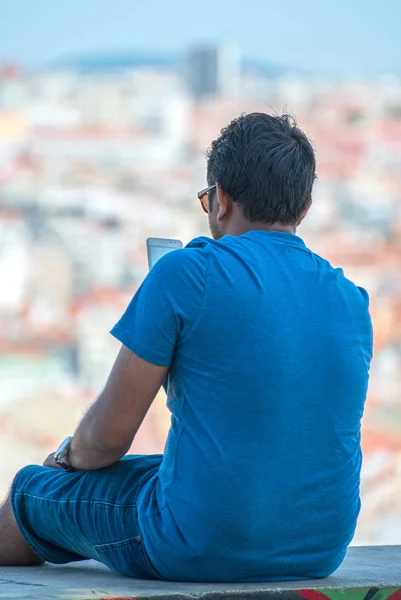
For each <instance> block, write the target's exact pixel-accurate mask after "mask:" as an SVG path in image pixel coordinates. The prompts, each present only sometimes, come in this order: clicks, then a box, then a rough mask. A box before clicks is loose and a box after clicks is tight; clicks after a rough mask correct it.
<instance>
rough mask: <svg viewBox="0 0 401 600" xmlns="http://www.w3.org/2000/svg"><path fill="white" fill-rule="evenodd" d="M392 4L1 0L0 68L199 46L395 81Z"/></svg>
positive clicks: (396, 17) (397, 37) (398, 6)
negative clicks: (235, 47) (10, 63)
mask: <svg viewBox="0 0 401 600" xmlns="http://www.w3.org/2000/svg"><path fill="white" fill-rule="evenodd" d="M400 23H401V0H285V1H282V2H279V0H169V1H166V0H164V1H163V0H65V1H64V2H63V1H62V0H61V1H60V0H0V61H4V60H14V61H20V62H23V63H25V64H27V65H29V66H40V65H43V64H48V63H49V62H52V61H54V60H55V59H59V58H62V57H64V56H70V55H75V54H82V53H83V54H86V53H104V52H108V51H124V52H125V51H131V50H133V51H136V50H139V51H146V52H147V51H151V52H159V51H165V52H168V53H171V52H177V51H181V50H182V49H184V48H185V47H186V46H187V45H189V44H191V43H192V44H193V43H195V42H204V41H206V42H207V41H212V42H215V41H218V40H222V41H229V42H236V43H238V44H239V45H240V47H241V50H242V52H243V54H244V55H245V56H246V57H248V58H253V59H255V58H256V59H258V60H263V61H266V62H271V63H275V64H282V65H288V66H293V67H296V68H299V67H300V68H302V69H308V70H312V71H316V72H319V73H327V74H329V75H346V76H356V75H360V74H362V75H369V74H377V73H397V74H399V75H401V34H400Z"/></svg>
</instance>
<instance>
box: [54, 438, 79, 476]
mask: <svg viewBox="0 0 401 600" xmlns="http://www.w3.org/2000/svg"><path fill="white" fill-rule="evenodd" d="M71 442H72V437H71V436H69V437H68V438H66V439H65V440H64V442H62V443H61V444H60V446H59V447H58V448H57V450H56V451H55V453H54V460H55V461H56V463H57V464H58V466H59V467H62V468H63V469H64V471H75V469H73V468H72V466H71V465H70V464H69V462H68V454H69V452H70V445H71Z"/></svg>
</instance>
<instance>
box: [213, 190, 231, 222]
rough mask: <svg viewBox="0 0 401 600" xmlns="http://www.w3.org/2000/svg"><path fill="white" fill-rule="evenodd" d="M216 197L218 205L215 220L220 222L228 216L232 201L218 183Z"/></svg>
mask: <svg viewBox="0 0 401 600" xmlns="http://www.w3.org/2000/svg"><path fill="white" fill-rule="evenodd" d="M216 196H217V203H218V213H217V219H218V220H219V221H221V220H222V219H224V217H226V216H228V215H229V214H230V212H231V208H232V203H233V200H232V198H231V196H230V194H229V193H228V192H226V191H225V190H223V188H222V187H221V185H220V184H219V183H218V184H217V188H216Z"/></svg>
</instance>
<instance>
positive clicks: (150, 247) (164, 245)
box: [146, 238, 182, 269]
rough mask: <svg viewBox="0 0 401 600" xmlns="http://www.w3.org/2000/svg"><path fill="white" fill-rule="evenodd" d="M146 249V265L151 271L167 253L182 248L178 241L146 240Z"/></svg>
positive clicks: (163, 239)
mask: <svg viewBox="0 0 401 600" xmlns="http://www.w3.org/2000/svg"><path fill="white" fill-rule="evenodd" d="M146 248H147V251H148V264H149V269H151V268H152V267H153V266H154V265H155V264H156V263H157V261H158V260H159V258H161V257H162V256H164V255H165V254H167V252H171V251H172V250H178V249H179V248H182V242H181V241H180V240H169V239H165V238H148V239H147V240H146Z"/></svg>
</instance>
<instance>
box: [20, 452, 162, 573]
mask: <svg viewBox="0 0 401 600" xmlns="http://www.w3.org/2000/svg"><path fill="white" fill-rule="evenodd" d="M162 458H163V457H162V455H159V454H158V455H152V456H136V455H135V456H127V457H125V458H123V459H122V460H120V461H118V462H117V463H116V464H114V465H112V466H111V467H107V468H105V469H99V470H98V471H82V472H74V473H67V472H65V471H62V470H59V469H52V468H50V467H41V466H37V465H32V466H28V467H25V468H24V469H21V471H19V473H17V475H16V477H15V479H14V482H13V485H12V489H11V503H12V507H13V511H14V515H15V518H16V520H17V523H18V526H19V528H20V531H21V533H22V535H23V537H24V538H25V540H26V542H27V543H28V545H29V546H30V547H31V548H32V550H33V551H34V552H35V553H36V554H37V555H38V556H40V557H41V558H42V559H43V560H45V561H47V562H50V563H56V564H62V563H68V562H72V561H78V560H85V559H94V560H97V561H99V562H101V563H103V564H105V565H107V566H108V567H109V568H110V569H112V570H113V571H116V572H118V573H122V574H123V575H127V576H129V577H137V578H143V579H161V577H160V576H159V575H158V573H157V572H156V571H155V569H154V568H153V566H152V565H151V563H150V561H149V558H148V556H147V554H146V550H145V548H144V543H143V535H142V532H141V529H140V524H139V521H138V514H137V498H138V495H139V494H140V492H141V489H142V488H143V486H144V485H145V483H146V482H147V481H148V480H149V479H150V478H154V477H156V475H157V472H158V470H159V467H160V464H161V461H162Z"/></svg>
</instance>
